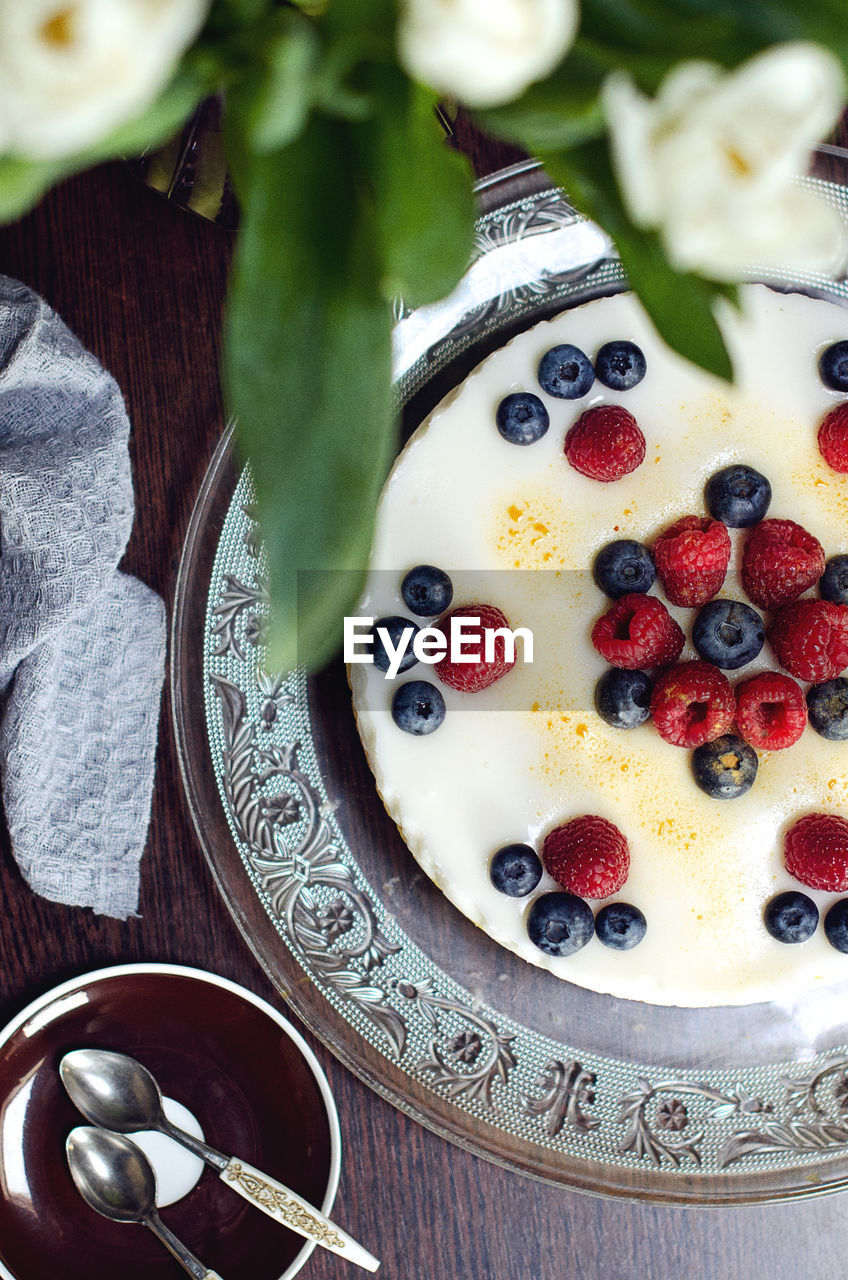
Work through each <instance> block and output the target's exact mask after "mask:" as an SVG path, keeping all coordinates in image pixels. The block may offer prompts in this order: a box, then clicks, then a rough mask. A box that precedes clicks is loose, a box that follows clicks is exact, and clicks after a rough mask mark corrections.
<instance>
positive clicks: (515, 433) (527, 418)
mask: <svg viewBox="0 0 848 1280" xmlns="http://www.w3.org/2000/svg"><path fill="white" fill-rule="evenodd" d="M495 421H496V423H497V424H498V431H500V433H501V435H502V436H503V438H504V440H508V441H509V443H510V444H535V443H536V441H537V440H541V438H542V436H543V435H544V434H545V432H546V431H547V429H548V427H549V426H550V425H551V420H550V418H549V417H548V411H547V409H546V408H545V406H544V405H543V404H542V402H541V400H540V399H539V397H538V396H534V395H533V393H532V392H530V391H517V392H515V394H514V395H511V396H507V397H506V398H505V399H504V400H501V402H500V404H499V405H498V410H497V413H496V414H495Z"/></svg>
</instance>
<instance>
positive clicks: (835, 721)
mask: <svg viewBox="0 0 848 1280" xmlns="http://www.w3.org/2000/svg"><path fill="white" fill-rule="evenodd" d="M807 715H808V716H809V718H810V724H811V725H812V726H813V728H814V729H815V731H816V733H820V734H821V736H822V737H823V738H829V739H830V740H831V742H844V741H845V740H846V738H848V680H846V679H845V677H844V676H837V677H836V679H835V680H824V681H823V682H822V683H821V684H811V685H810V687H809V689H808V690H807Z"/></svg>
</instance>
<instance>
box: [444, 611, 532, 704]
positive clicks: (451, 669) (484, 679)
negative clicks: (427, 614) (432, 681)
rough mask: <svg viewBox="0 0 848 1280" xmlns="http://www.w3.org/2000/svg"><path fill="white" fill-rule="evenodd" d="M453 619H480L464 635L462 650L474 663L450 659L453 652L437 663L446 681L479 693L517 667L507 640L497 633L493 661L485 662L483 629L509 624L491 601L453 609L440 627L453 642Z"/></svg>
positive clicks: (448, 683)
mask: <svg viewBox="0 0 848 1280" xmlns="http://www.w3.org/2000/svg"><path fill="white" fill-rule="evenodd" d="M452 618H479V619H480V625H479V626H477V627H466V628H464V634H465V638H464V639H463V642H462V651H463V653H464V654H465V655H466V656H467V657H473V658H474V661H473V662H451V660H450V654H449V653H447V654H445V656H444V658H440V659H439V661H438V662H437V663H436V664H435V667H436V675H437V676H438V677H439V679H440V680H441V681H442V683H443V684H446V685H449V686H450V688H451V689H458V690H459V692H460V693H477V692H478V691H479V690H480V689H488V687H489V685H490V684H494V683H495V681H497V680H500V679H501V677H502V676H505V675H506V673H507V672H508V671H509V670H510V669H511V668H512V667H513V666H515V656H514V655H513V658H512V661H511V662H508V661H507V659H506V653H505V640H504V638H503V636H497V637H496V638H495V643H494V661H493V662H486V659H485V649H484V643H485V641H484V632H485V631H489V630H492V629H494V628H500V627H509V623H508V622H507V620H506V618H505V617H504V615H503V614H502V613H501V611H500V609H497V608H495V606H494V605H492V604H466V605H463V606H462V608H460V609H452V610H451V612H450V613H449V614H447V616H446V617H444V618H443V619H442V620H441V622H440V623H439V627H438V630H440V631H441V632H442V633H443V634H444V636H445V637H446V639H447V640H448V643H450V631H451V628H450V622H451V619H452Z"/></svg>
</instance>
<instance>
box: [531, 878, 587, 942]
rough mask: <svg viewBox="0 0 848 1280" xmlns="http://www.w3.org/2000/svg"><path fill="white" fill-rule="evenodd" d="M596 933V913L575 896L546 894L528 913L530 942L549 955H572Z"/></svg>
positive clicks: (539, 898)
mask: <svg viewBox="0 0 848 1280" xmlns="http://www.w3.org/2000/svg"><path fill="white" fill-rule="evenodd" d="M594 932H595V921H594V919H593V917H592V911H591V909H590V907H589V906H588V904H587V903H585V902H584V901H583V899H582V898H578V897H577V896H576V895H575V894H573V893H543V894H541V895H540V896H539V897H538V898H536V900H535V902H534V903H533V904H532V906H531V907H530V910H529V911H528V912H527V933H528V934H529V937H530V941H531V942H532V943H534V945H535V946H537V947H538V948H539V950H540V951H544V953H545V955H548V956H570V955H573V954H574V952H575V951H579V950H580V948H581V947H585V945H586V943H587V942H588V941H589V939H590V938H591V936H592V934H593V933H594Z"/></svg>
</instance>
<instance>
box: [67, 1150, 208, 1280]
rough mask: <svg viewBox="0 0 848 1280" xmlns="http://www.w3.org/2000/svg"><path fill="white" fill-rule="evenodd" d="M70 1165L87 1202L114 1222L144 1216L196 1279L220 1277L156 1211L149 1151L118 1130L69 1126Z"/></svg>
mask: <svg viewBox="0 0 848 1280" xmlns="http://www.w3.org/2000/svg"><path fill="white" fill-rule="evenodd" d="M65 1151H66V1152H67V1155H68V1167H69V1169H70V1171H71V1177H72V1178H73V1180H74V1183H75V1185H76V1189H77V1191H78V1192H79V1193H80V1195H81V1196H82V1198H83V1200H84V1201H85V1202H86V1204H87V1205H90V1206H91V1208H92V1209H96V1210H97V1212H98V1213H102V1214H103V1217H104V1218H111V1219H112V1221H113V1222H143V1223H144V1225H145V1226H146V1227H149V1228H150V1230H151V1231H152V1232H153V1234H154V1235H155V1236H157V1237H158V1238H159V1239H160V1240H161V1241H162V1243H163V1245H164V1246H165V1248H166V1249H168V1250H169V1252H170V1253H172V1254H173V1255H174V1257H175V1258H176V1259H177V1261H178V1262H180V1263H182V1265H183V1266H184V1267H185V1269H186V1271H187V1272H188V1273H189V1275H190V1276H194V1278H195V1280H221V1277H220V1276H219V1275H218V1273H217V1271H210V1270H209V1268H208V1267H205V1266H204V1265H203V1263H202V1262H201V1261H200V1259H199V1258H196V1257H195V1256H194V1254H193V1253H192V1252H191V1250H190V1249H187V1248H186V1246H185V1245H184V1244H183V1243H182V1241H181V1240H178V1239H177V1237H176V1236H175V1235H174V1233H173V1231H171V1230H170V1229H169V1228H168V1227H166V1226H165V1224H164V1222H163V1221H162V1220H161V1218H160V1217H159V1215H158V1213H157V1212H156V1176H155V1174H154V1172H153V1170H152V1168H151V1167H150V1161H149V1160H148V1159H147V1156H146V1155H145V1154H144V1153H143V1152H142V1151H140V1150H139V1149H138V1147H137V1146H136V1145H135V1143H134V1142H131V1141H130V1139H129V1138H125V1137H124V1136H123V1135H122V1134H120V1133H109V1132H108V1131H107V1130H106V1129H90V1128H89V1127H88V1126H87V1125H80V1126H79V1128H77V1129H72V1130H71V1132H70V1133H69V1134H68V1137H67V1141H66V1142H65Z"/></svg>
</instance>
